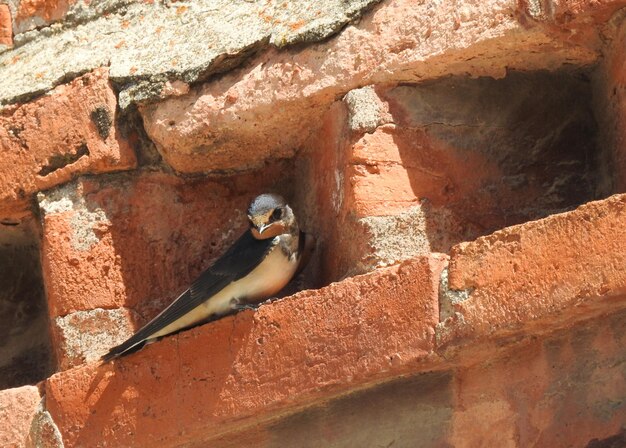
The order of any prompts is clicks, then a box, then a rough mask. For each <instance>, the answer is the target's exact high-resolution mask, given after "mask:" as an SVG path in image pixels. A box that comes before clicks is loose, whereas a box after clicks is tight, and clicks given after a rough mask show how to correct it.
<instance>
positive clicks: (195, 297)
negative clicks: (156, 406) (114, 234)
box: [102, 231, 275, 361]
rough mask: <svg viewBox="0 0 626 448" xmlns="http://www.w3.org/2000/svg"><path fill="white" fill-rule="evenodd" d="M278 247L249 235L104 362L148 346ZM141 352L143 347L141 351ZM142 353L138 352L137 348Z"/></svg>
mask: <svg viewBox="0 0 626 448" xmlns="http://www.w3.org/2000/svg"><path fill="white" fill-rule="evenodd" d="M274 245H275V243H274V238H268V239H265V240H257V239H256V238H254V237H253V236H252V234H251V233H250V232H249V231H246V232H245V233H244V234H243V235H242V236H241V237H240V238H239V239H238V240H237V241H236V242H235V244H233V245H232V246H231V247H230V249H228V250H227V251H226V253H224V255H222V257H221V258H219V259H218V260H217V261H216V262H215V263H213V265H211V266H210V267H209V268H208V269H206V270H205V271H204V272H203V273H202V274H200V276H199V277H198V278H197V279H196V280H195V281H194V282H193V283H192V284H191V286H190V287H189V289H187V290H186V291H185V292H183V293H182V294H181V295H180V296H179V297H178V298H177V299H176V300H175V301H174V302H172V304H171V305H170V306H168V307H167V308H165V309H164V310H163V311H162V312H161V313H160V314H159V315H158V316H156V317H155V318H154V319H152V320H151V321H150V322H148V323H147V324H146V325H145V326H144V327H143V328H141V329H140V330H139V331H137V333H135V334H134V335H133V336H131V337H130V338H129V339H128V340H127V341H125V342H124V343H122V344H120V345H118V346H116V347H113V348H112V349H111V350H109V353H107V354H106V355H104V356H103V357H102V359H103V360H104V361H108V360H110V359H112V358H115V357H116V356H119V355H122V354H124V353H126V352H129V353H132V351H135V350H132V349H133V348H134V347H135V346H137V345H139V344H141V343H142V342H144V341H145V340H146V339H147V338H149V337H150V336H151V335H153V334H154V333H156V332H157V331H160V330H162V329H163V328H165V327H167V326H168V325H169V324H171V323H172V322H175V321H176V320H177V319H179V318H181V317H182V316H184V315H185V314H187V313H188V312H190V311H191V310H193V309H194V308H196V307H197V306H199V305H200V304H201V303H203V302H205V301H206V300H207V299H208V298H210V297H211V296H213V295H215V294H217V293H218V292H219V291H220V290H222V289H223V288H225V287H226V286H227V285H228V284H230V283H232V282H234V281H236V280H239V279H240V278H242V277H245V276H246V275H248V274H249V273H250V272H252V270H253V269H254V268H255V267H256V266H258V265H259V263H260V262H261V261H262V260H263V259H264V258H265V257H266V256H267V254H268V253H269V252H270V250H271V249H272V247H273V246H274ZM139 348H140V347H139ZM137 349H138V348H137Z"/></svg>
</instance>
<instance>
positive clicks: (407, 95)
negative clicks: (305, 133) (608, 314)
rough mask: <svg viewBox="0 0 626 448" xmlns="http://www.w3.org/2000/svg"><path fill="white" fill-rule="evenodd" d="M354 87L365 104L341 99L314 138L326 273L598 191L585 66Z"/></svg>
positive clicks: (338, 274) (409, 253) (544, 211)
mask: <svg viewBox="0 0 626 448" xmlns="http://www.w3.org/2000/svg"><path fill="white" fill-rule="evenodd" d="M366 89H369V91H368V92H365V93H364V91H365V90H366ZM355 92H356V91H355ZM359 92H360V93H359V95H358V96H359V97H361V98H367V99H366V100H362V103H361V104H360V105H359V108H360V110H359V111H358V112H354V109H356V108H355V106H353V105H352V104H350V103H349V101H347V100H344V103H343V104H342V103H340V102H337V103H336V104H335V105H334V106H333V108H331V111H330V112H329V114H328V117H327V118H326V120H325V122H324V123H323V124H322V130H321V132H320V135H321V137H317V139H313V141H312V142H309V147H310V148H311V150H310V151H309V154H308V157H309V158H310V160H311V164H312V165H316V167H314V168H312V169H311V171H312V172H313V173H314V175H318V177H317V178H316V179H314V180H312V181H311V182H318V183H319V184H321V186H318V187H317V188H316V195H317V198H316V199H315V200H313V201H312V202H315V201H317V206H318V208H319V209H320V210H322V213H318V215H320V216H326V217H328V216H331V217H332V218H331V220H329V223H325V222H323V221H322V222H320V223H319V228H321V229H322V231H321V233H322V234H323V236H324V238H325V246H324V254H323V260H324V266H325V268H326V270H325V271H324V274H323V277H324V279H325V282H327V281H335V280H338V279H340V278H343V277H345V276H351V275H355V274H359V273H362V272H366V271H369V270H371V269H374V268H376V267H379V266H383V265H386V264H393V263H396V262H398V261H400V260H403V259H406V258H410V257H413V256H416V255H424V254H428V253H430V252H443V253H448V252H449V251H450V249H451V247H452V246H454V245H456V244H458V243H459V242H462V241H470V240H474V239H476V238H477V237H479V236H482V235H487V234H490V233H492V232H494V231H495V230H498V229H501V228H503V227H507V226H511V225H515V224H520V223H523V222H527V221H532V220H536V219H540V218H543V217H546V216H548V215H551V214H554V213H559V212H563V211H567V210H570V209H573V208H575V207H577V206H578V205H581V204H583V203H585V202H588V201H590V200H593V199H597V198H599V197H600V196H601V195H602V194H604V192H601V187H600V185H601V182H600V180H601V179H600V177H601V176H604V175H605V173H602V172H601V171H602V170H601V169H599V168H598V166H599V163H598V158H599V153H598V150H597V141H596V140H597V134H598V129H597V125H596V121H595V119H594V116H593V113H592V109H591V97H592V90H591V82H590V80H589V78H588V76H587V74H586V73H584V72H567V71H563V72H553V73H550V72H530V73H521V72H510V73H509V74H508V75H507V76H506V77H505V78H503V79H497V80H496V79H493V78H478V79H471V78H469V77H450V78H445V79H440V80H436V81H432V82H428V83H424V84H419V85H402V86H397V87H392V88H386V87H383V86H381V87H376V88H374V89H372V88H364V89H359ZM355 96H356V95H355ZM345 103H347V104H348V105H347V106H346V105H345ZM341 106H343V108H342V107H341ZM351 107H352V110H350V111H348V112H347V111H346V110H347V109H348V110H349V109H350V108H351ZM376 109H379V110H380V112H379V114H378V117H372V114H371V111H372V110H376ZM364 110H365V111H366V112H365V113H364V112H363V111H364ZM358 113H362V114H365V115H366V118H371V119H373V120H374V119H375V120H377V122H376V123H375V124H373V125H371V126H370V127H369V128H368V129H366V130H363V129H356V130H355V129H351V126H352V125H351V124H350V123H351V120H352V119H353V117H354V115H350V114H358ZM367 114H369V115H367ZM359 118H360V117H359ZM316 171H317V172H316ZM309 176H311V175H310V174H309ZM317 179H319V180H317ZM329 204H330V205H329Z"/></svg>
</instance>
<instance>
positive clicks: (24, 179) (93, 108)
mask: <svg viewBox="0 0 626 448" xmlns="http://www.w3.org/2000/svg"><path fill="white" fill-rule="evenodd" d="M116 108H117V99H116V96H115V92H114V91H113V88H112V87H111V85H110V83H109V81H108V75H107V71H106V70H104V69H98V70H96V71H94V72H93V73H90V74H87V75H84V76H82V77H80V78H77V79H76V80H74V81H72V82H71V83H69V84H66V85H62V86H59V87H57V88H56V89H54V90H53V91H52V92H50V94H49V95H46V96H45V97H41V98H39V99H37V100H35V101H33V102H31V103H27V104H24V105H21V106H11V107H8V108H5V109H4V110H3V111H2V112H0V153H1V154H2V161H3V163H2V165H0V218H4V217H6V216H7V215H9V216H10V215H11V214H15V213H18V214H19V213H20V210H22V209H23V208H25V207H28V206H29V201H30V199H31V197H32V194H33V193H36V192H38V191H40V190H45V189H48V188H52V187H54V186H56V185H59V184H62V183H64V182H67V181H69V180H70V179H72V177H73V176H76V175H77V174H85V173H104V172H109V171H117V170H125V169H129V168H133V167H135V165H136V160H135V154H134V153H133V151H132V149H131V148H130V146H129V145H128V143H127V142H126V141H125V140H124V139H123V138H122V137H121V136H120V135H119V132H118V131H117V128H116V125H115V120H116Z"/></svg>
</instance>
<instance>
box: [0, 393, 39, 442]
mask: <svg viewBox="0 0 626 448" xmlns="http://www.w3.org/2000/svg"><path fill="white" fill-rule="evenodd" d="M40 400H41V397H40V396H39V390H38V389H37V387H35V386H23V387H18V388H15V389H5V390H3V391H0V446H3V447H15V448H18V447H24V446H25V444H26V438H27V437H28V432H29V430H30V425H31V421H32V420H33V417H34V416H35V412H36V411H37V406H38V405H39V401H40Z"/></svg>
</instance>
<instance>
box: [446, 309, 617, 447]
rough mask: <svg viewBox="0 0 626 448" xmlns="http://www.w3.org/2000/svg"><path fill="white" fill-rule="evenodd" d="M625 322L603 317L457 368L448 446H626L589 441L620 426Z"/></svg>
mask: <svg viewBox="0 0 626 448" xmlns="http://www.w3.org/2000/svg"><path fill="white" fill-rule="evenodd" d="M625 326H626V313H624V312H623V311H622V312H621V313H617V314H615V315H612V316H606V315H604V316H602V317H600V318H597V319H594V320H592V321H584V322H581V323H579V324H577V325H576V326H574V327H572V328H567V329H565V330H562V331H559V332H557V333H555V334H552V335H549V336H547V337H533V338H527V339H526V340H525V341H523V342H522V343H518V344H516V345H513V346H512V347H509V350H508V352H507V353H505V354H503V355H501V356H494V353H492V354H491V355H490V357H489V358H490V359H489V361H486V362H484V363H479V364H477V365H473V366H471V367H469V368H461V369H458V370H457V371H456V373H455V377H456V378H455V385H456V387H455V389H456V390H455V391H454V396H455V397H456V399H457V402H456V403H455V412H454V417H453V424H452V427H451V430H450V433H451V434H450V436H451V437H450V439H449V442H450V444H451V446H454V447H458V448H470V447H483V446H484V447H487V446H494V447H495V446H497V447H528V446H542V447H544V446H545V447H549V446H550V447H557V446H563V447H565V446H571V447H573V446H581V447H582V446H607V447H609V446H615V447H617V446H623V445H618V444H609V443H607V444H605V445H602V444H597V445H592V444H589V442H590V441H591V440H593V439H599V440H603V439H609V438H610V437H612V436H615V435H617V434H619V433H620V431H623V426H622V425H623V423H624V422H625V421H626V406H625V405H624V400H623V399H624V397H626V376H625V375H624V361H626V359H625V358H626V352H625V351H624V344H625V343H626V333H625V332H624V331H623V329H624V328H625Z"/></svg>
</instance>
